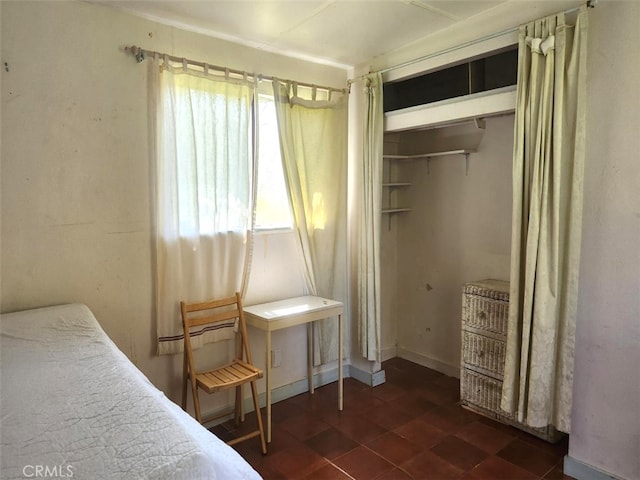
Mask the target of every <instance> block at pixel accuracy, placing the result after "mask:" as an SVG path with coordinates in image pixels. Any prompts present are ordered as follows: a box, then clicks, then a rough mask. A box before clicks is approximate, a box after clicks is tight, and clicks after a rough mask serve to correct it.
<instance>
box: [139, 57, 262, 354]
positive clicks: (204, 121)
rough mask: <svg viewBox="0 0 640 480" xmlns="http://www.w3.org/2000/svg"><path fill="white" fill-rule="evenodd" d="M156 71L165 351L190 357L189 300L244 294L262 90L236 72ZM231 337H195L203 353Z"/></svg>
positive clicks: (158, 283)
mask: <svg viewBox="0 0 640 480" xmlns="http://www.w3.org/2000/svg"><path fill="white" fill-rule="evenodd" d="M160 63H162V65H160ZM150 64H151V69H152V70H151V75H150V78H151V80H152V85H151V89H150V91H151V92H152V102H151V105H150V113H151V114H152V115H153V118H152V120H153V122H154V125H155V132H154V134H153V141H154V146H155V151H154V152H152V155H153V157H154V158H155V162H154V164H153V169H154V171H153V177H154V192H153V196H154V202H153V207H154V232H155V257H156V258H155V260H156V261H155V267H156V272H155V274H156V275H155V290H156V291H155V300H156V318H157V334H158V352H159V353H160V354H164V353H176V352H179V351H181V350H182V341H183V335H182V327H181V319H180V309H179V302H180V300H184V301H187V302H196V301H203V300H207V299H210V298H217V297H224V296H228V295H232V294H233V293H234V292H236V291H241V290H242V289H243V288H244V283H245V281H246V276H247V270H248V269H247V268H245V266H248V265H249V261H248V258H247V257H248V252H249V251H250V250H249V249H248V245H250V238H249V236H250V234H249V232H250V230H251V217H252V215H251V210H252V209H251V200H252V195H251V189H252V172H253V166H252V158H253V157H252V154H251V129H252V124H251V122H252V120H251V101H252V96H253V92H254V88H253V85H252V84H251V83H249V82H247V81H244V80H242V79H233V78H229V76H228V75H227V76H224V75H222V76H216V75H213V74H207V73H206V72H198V71H194V70H192V69H190V68H187V67H186V66H183V67H179V68H174V67H172V66H171V65H170V64H169V62H168V60H165V61H164V62H161V61H159V60H158V59H157V58H156V59H154V60H153V61H152V62H150ZM229 330H231V329H228V328H226V329H223V330H222V331H221V332H229ZM221 332H219V331H202V332H199V333H198V334H194V336H193V339H192V342H193V346H194V347H195V348H197V347H198V346H201V345H202V344H203V343H207V342H210V341H216V340H219V339H221V336H222V335H224V336H227V335H229V334H232V333H221Z"/></svg>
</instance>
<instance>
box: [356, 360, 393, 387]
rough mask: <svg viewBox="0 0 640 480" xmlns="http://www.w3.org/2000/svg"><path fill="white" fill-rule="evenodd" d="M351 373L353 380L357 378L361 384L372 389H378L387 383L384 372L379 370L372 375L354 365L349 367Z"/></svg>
mask: <svg viewBox="0 0 640 480" xmlns="http://www.w3.org/2000/svg"><path fill="white" fill-rule="evenodd" d="M349 373H350V377H351V378H355V379H356V380H358V381H359V382H362V383H364V384H365V385H369V386H370V387H377V386H378V385H382V384H383V383H384V382H385V381H386V376H385V373H384V370H378V371H377V372H373V373H371V372H367V371H365V370H360V369H359V368H357V367H355V366H353V365H349Z"/></svg>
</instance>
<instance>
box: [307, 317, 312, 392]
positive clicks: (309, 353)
mask: <svg viewBox="0 0 640 480" xmlns="http://www.w3.org/2000/svg"><path fill="white" fill-rule="evenodd" d="M307 381H308V382H309V393H311V394H312V395H313V322H311V323H307Z"/></svg>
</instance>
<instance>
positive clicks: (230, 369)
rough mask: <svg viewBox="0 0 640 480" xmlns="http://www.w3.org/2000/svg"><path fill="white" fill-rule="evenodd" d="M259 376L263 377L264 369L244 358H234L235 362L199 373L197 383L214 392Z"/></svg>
mask: <svg viewBox="0 0 640 480" xmlns="http://www.w3.org/2000/svg"><path fill="white" fill-rule="evenodd" d="M258 378H262V370H260V369H259V368H256V367H254V366H253V365H250V364H248V363H245V362H243V361H242V360H234V361H233V363H230V364H229V365H225V366H224V367H220V368H216V369H214V370H209V371H206V372H200V373H197V374H196V383H197V384H198V387H200V388H202V389H203V390H205V391H206V392H207V393H213V392H215V391H217V390H222V389H225V388H232V387H236V386H238V385H241V384H243V383H246V382H248V381H254V380H257V379H258Z"/></svg>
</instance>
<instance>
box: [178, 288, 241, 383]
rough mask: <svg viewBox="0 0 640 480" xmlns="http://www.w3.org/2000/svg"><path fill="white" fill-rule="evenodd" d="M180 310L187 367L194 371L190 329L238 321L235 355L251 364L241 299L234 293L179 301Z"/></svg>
mask: <svg viewBox="0 0 640 480" xmlns="http://www.w3.org/2000/svg"><path fill="white" fill-rule="evenodd" d="M180 312H181V314H182V326H183V328H184V341H185V353H186V354H187V356H188V357H189V367H190V369H191V371H192V372H194V371H195V370H194V364H193V354H192V349H191V333H192V332H191V329H192V328H198V327H200V328H205V327H206V326H207V325H214V324H219V323H220V322H228V321H229V320H236V319H237V321H238V334H239V348H238V349H237V352H236V356H237V357H238V358H239V359H241V360H245V361H246V362H247V363H250V364H252V363H253V362H252V360H251V350H250V349H249V340H248V338H247V325H246V323H245V320H244V314H243V312H242V299H241V298H240V294H239V293H236V294H235V295H234V296H232V297H226V298H221V299H217V300H209V301H206V302H201V303H190V304H187V303H185V302H180Z"/></svg>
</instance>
